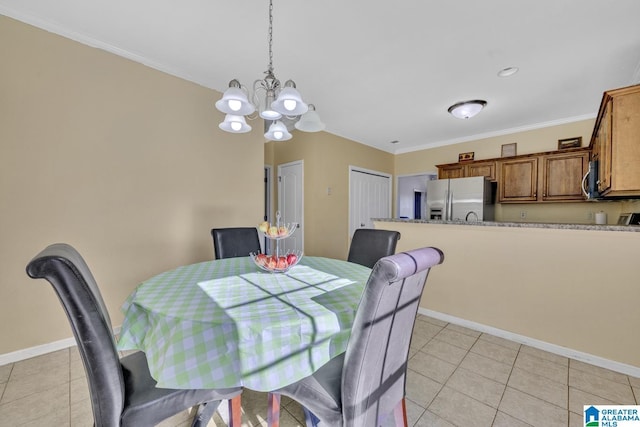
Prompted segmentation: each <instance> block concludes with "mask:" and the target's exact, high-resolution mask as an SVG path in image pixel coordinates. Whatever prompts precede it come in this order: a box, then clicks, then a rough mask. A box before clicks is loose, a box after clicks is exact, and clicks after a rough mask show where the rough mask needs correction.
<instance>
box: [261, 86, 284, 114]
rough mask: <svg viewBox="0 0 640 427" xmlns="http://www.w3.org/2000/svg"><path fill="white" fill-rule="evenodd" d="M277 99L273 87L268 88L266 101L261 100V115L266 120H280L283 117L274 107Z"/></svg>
mask: <svg viewBox="0 0 640 427" xmlns="http://www.w3.org/2000/svg"><path fill="white" fill-rule="evenodd" d="M274 99H275V91H274V90H272V89H269V90H267V92H266V95H265V97H264V101H262V102H260V110H259V111H260V117H262V118H263V119H265V120H278V119H279V118H280V117H282V114H280V113H279V112H278V111H276V110H274V108H273V107H272V105H273V102H274Z"/></svg>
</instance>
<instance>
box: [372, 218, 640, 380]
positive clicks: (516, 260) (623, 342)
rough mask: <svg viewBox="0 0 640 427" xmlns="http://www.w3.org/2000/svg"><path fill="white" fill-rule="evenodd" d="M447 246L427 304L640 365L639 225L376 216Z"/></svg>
mask: <svg viewBox="0 0 640 427" xmlns="http://www.w3.org/2000/svg"><path fill="white" fill-rule="evenodd" d="M378 227H380V228H386V229H391V230H398V231H400V233H401V234H402V238H401V239H400V241H399V242H398V248H397V250H398V251H403V250H408V249H413V248H417V247H423V246H435V247H438V248H440V249H441V250H442V251H443V252H444V254H445V259H444V263H443V264H442V265H439V266H437V267H435V268H434V269H433V270H432V271H431V273H430V274H429V279H428V282H427V287H426V288H425V293H424V295H423V299H422V302H421V306H422V307H425V308H428V309H431V310H434V311H437V312H440V313H445V314H449V315H452V316H455V317H458V318H461V319H464V320H467V321H471V322H476V323H479V324H481V325H486V326H491V327H494V328H498V329H501V330H504V331H508V332H511V333H515V334H519V335H523V336H525V337H529V338H533V339H536V340H540V341H543V342H546V343H550V344H554V345H557V346H562V347H565V348H567V349H571V350H577V351H580V352H583V353H587V354H590V355H594V356H598V357H602V358H604V359H607V360H611V361H615V362H619V363H623V364H626V365H631V366H634V367H636V368H640V340H638V339H635V334H636V331H637V329H638V325H640V310H638V308H637V302H638V299H639V298H640V288H639V287H638V283H637V282H638V280H637V277H638V273H640V269H639V268H638V266H637V264H635V263H634V262H633V258H634V257H635V255H634V254H635V253H636V252H637V249H638V238H639V237H640V234H638V233H633V232H605V231H593V230H589V231H587V230H561V229H535V228H508V227H483V226H468V225H438V224H416V223H401V222H377V223H376V228H378Z"/></svg>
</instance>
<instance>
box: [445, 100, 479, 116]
mask: <svg viewBox="0 0 640 427" xmlns="http://www.w3.org/2000/svg"><path fill="white" fill-rule="evenodd" d="M486 105H487V101H483V100H481V99H474V100H473V101H464V102H458V103H457V104H453V105H452V106H451V107H449V109H448V110H447V111H449V112H450V113H451V115H452V116H453V117H457V118H458V119H469V118H471V117H473V116H475V115H476V114H478V113H479V112H480V111H481V110H482V109H483V108H484V107H485V106H486Z"/></svg>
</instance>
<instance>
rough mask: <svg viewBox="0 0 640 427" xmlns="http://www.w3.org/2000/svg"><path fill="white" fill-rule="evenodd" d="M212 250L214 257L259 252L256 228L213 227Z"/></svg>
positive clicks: (231, 256)
mask: <svg viewBox="0 0 640 427" xmlns="http://www.w3.org/2000/svg"><path fill="white" fill-rule="evenodd" d="M211 237H213V252H214V254H215V257H216V259H223V258H235V257H241V256H249V253H250V252H254V253H258V252H260V239H259V238H258V230H257V229H255V228H254V227H232V228H214V229H212V230H211Z"/></svg>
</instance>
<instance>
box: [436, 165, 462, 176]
mask: <svg viewBox="0 0 640 427" xmlns="http://www.w3.org/2000/svg"><path fill="white" fill-rule="evenodd" d="M449 178H464V165H463V164H460V163H456V164H454V165H448V166H442V167H440V166H438V179H449Z"/></svg>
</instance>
